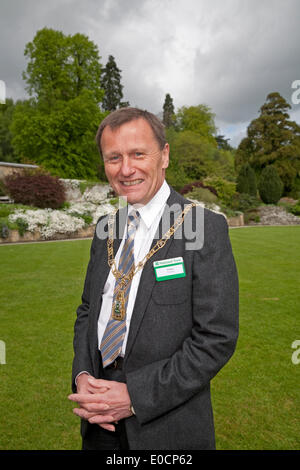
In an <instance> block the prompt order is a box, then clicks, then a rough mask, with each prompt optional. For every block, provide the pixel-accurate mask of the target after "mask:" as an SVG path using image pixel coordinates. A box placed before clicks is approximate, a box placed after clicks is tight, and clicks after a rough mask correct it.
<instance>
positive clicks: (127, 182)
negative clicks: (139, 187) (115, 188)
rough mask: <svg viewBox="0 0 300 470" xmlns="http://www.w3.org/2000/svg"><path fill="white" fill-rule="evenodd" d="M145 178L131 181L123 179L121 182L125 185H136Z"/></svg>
mask: <svg viewBox="0 0 300 470" xmlns="http://www.w3.org/2000/svg"><path fill="white" fill-rule="evenodd" d="M143 181H144V180H142V179H139V180H131V181H121V184H123V185H124V186H135V185H136V184H140V183H142V182H143Z"/></svg>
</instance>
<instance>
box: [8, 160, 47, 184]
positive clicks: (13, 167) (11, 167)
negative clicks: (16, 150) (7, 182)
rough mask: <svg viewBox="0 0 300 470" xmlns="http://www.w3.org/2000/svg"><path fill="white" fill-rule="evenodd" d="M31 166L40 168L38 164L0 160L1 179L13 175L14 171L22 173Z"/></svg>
mask: <svg viewBox="0 0 300 470" xmlns="http://www.w3.org/2000/svg"><path fill="white" fill-rule="evenodd" d="M29 168H31V169H33V168H38V166H37V165H25V164H22V163H10V162H0V180H3V179H4V178H5V177H6V176H7V175H11V174H12V173H14V172H18V173H20V172H22V171H24V170H25V169H29Z"/></svg>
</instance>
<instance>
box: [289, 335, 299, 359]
mask: <svg viewBox="0 0 300 470" xmlns="http://www.w3.org/2000/svg"><path fill="white" fill-rule="evenodd" d="M291 347H292V348H293V349H295V350H296V351H294V352H293V354H292V363H293V364H295V365H298V364H300V339H295V341H293V343H292V345H291Z"/></svg>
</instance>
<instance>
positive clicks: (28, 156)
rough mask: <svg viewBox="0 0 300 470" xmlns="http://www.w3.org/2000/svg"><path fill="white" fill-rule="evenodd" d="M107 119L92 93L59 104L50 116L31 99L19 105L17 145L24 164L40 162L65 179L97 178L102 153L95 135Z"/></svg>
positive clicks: (15, 121)
mask: <svg viewBox="0 0 300 470" xmlns="http://www.w3.org/2000/svg"><path fill="white" fill-rule="evenodd" d="M102 119H103V114H102V113H101V111H100V109H99V106H98V105H97V103H95V100H94V97H93V96H92V93H91V92H90V91H88V90H86V91H84V92H82V93H81V94H80V95H79V96H78V97H76V98H74V99H72V100H69V101H57V102H56V103H55V108H53V109H52V110H51V111H49V112H48V113H45V112H44V111H43V109H41V107H40V106H39V105H38V103H36V101H35V100H33V99H31V100H27V101H24V102H20V103H18V104H17V105H16V109H15V113H14V119H13V124H12V132H13V136H14V137H13V145H14V148H15V150H16V152H17V153H18V155H20V157H21V159H22V161H23V162H28V163H30V162H31V163H36V164H38V165H41V166H42V167H43V168H45V169H47V170H49V171H51V173H52V174H55V175H58V176H60V177H63V178H86V179H89V178H95V177H96V176H97V175H98V166H99V153H98V150H97V147H96V144H95V135H96V132H97V128H98V126H99V123H100V122H101V120H102Z"/></svg>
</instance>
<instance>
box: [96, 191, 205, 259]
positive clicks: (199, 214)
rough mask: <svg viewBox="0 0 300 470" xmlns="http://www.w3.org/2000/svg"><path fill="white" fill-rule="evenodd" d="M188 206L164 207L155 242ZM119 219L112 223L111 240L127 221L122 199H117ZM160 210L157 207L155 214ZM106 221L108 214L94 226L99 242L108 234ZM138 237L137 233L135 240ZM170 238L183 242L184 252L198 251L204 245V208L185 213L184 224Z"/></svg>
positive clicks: (117, 235) (118, 233)
mask: <svg viewBox="0 0 300 470" xmlns="http://www.w3.org/2000/svg"><path fill="white" fill-rule="evenodd" d="M187 206H188V204H186V205H185V206H184V208H182V206H181V205H180V204H172V205H171V206H168V205H166V207H165V209H164V212H163V214H162V217H161V223H160V224H159V226H158V228H157V231H156V234H155V236H154V239H155V240H160V239H161V238H163V237H164V235H165V234H166V233H167V232H168V230H169V228H170V227H171V226H172V225H173V224H174V222H175V221H176V220H177V218H178V217H179V219H180V216H181V214H182V212H183V209H186V208H187ZM122 208H123V210H122ZM134 208H135V209H137V210H138V209H139V207H138V205H135V206H134ZM119 209H121V210H119V217H118V223H116V221H115V223H114V230H113V238H114V239H116V238H118V237H121V236H122V231H123V230H124V227H125V225H126V221H127V210H126V208H124V198H119ZM160 209H161V207H160V206H158V207H157V212H159V210H160ZM108 220H109V214H107V215H106V216H104V217H103V218H101V219H100V220H99V222H98V223H97V226H96V235H97V237H98V238H99V239H100V240H105V239H106V238H107V234H108ZM138 237H139V233H138V232H137V234H136V238H138ZM172 237H173V238H175V239H176V240H185V249H186V250H200V249H201V248H202V247H203V244H204V208H203V207H202V206H200V205H196V206H194V207H193V208H192V209H191V210H189V211H188V212H186V214H185V216H184V223H183V224H181V225H178V228H177V230H176V231H175V232H174V233H173V234H172Z"/></svg>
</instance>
